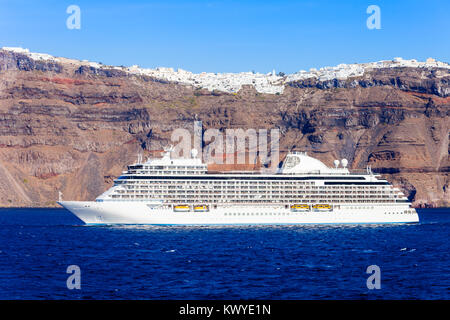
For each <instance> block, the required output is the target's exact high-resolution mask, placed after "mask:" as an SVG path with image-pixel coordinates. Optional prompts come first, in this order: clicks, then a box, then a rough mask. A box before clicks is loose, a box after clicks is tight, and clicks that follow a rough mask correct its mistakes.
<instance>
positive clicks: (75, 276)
mask: <svg viewBox="0 0 450 320" xmlns="http://www.w3.org/2000/svg"><path fill="white" fill-rule="evenodd" d="M66 273H69V274H70V276H69V277H68V278H67V281H66V286H67V289H69V290H73V289H78V290H80V289H81V269H80V267H79V266H77V265H75V264H73V265H70V266H68V267H67V270H66Z"/></svg>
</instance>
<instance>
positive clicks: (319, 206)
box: [313, 204, 332, 211]
mask: <svg viewBox="0 0 450 320" xmlns="http://www.w3.org/2000/svg"><path fill="white" fill-rule="evenodd" d="M313 209H314V210H315V211H331V210H332V208H331V206H330V205H329V204H315V205H313Z"/></svg>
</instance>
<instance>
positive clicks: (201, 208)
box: [194, 206, 209, 212]
mask: <svg viewBox="0 0 450 320" xmlns="http://www.w3.org/2000/svg"><path fill="white" fill-rule="evenodd" d="M194 211H195V212H207V211H209V207H208V206H195V207H194Z"/></svg>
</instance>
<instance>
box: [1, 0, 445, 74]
mask: <svg viewBox="0 0 450 320" xmlns="http://www.w3.org/2000/svg"><path fill="white" fill-rule="evenodd" d="M71 4H75V5H78V6H79V7H80V9H81V29H80V30H69V29H68V28H67V27H66V19H67V18H68V16H69V14H67V13H66V9H67V7H68V6H69V5H71ZM371 4H375V5H378V6H379V7H380V9H381V29H380V30H369V29H368V28H367V27H366V20H367V18H368V17H369V14H367V13H366V9H367V7H368V6H369V5H371ZM449 12H450V1H448V0H437V1H432V0H429V1H415V0H408V1H406V0H405V1H403V0H399V1H394V0H390V1H379V0H371V1H363V0H360V1H356V0H347V1H323V0H317V1H284V0H277V1H265V0H259V1H252V0H247V1H245V0H241V1H214V0H211V1H200V0H198V1H193V0H191V1H170V0H166V1H162V0H158V1H139V0H129V1H114V0H108V1H103V0H99V1H92V0H91V1H81V0H71V1H62V0H54V1H50V0H43V1H32V0H28V1H25V0H0V46H21V47H25V48H29V49H30V50H31V51H34V52H44V53H49V54H52V55H55V56H64V57H69V58H76V59H80V60H82V59H88V60H91V61H97V62H102V63H105V64H111V65H126V66H129V65H133V64H138V65H140V66H142V67H148V68H154V67H158V66H167V67H174V68H183V69H186V70H190V71H193V72H202V71H207V72H241V71H251V70H254V71H257V72H270V71H272V70H273V69H275V70H276V72H279V71H283V72H285V73H292V72H296V71H298V70H301V69H305V70H308V69H309V68H312V67H315V68H319V67H323V66H334V65H337V64H339V63H354V62H369V61H377V60H383V59H391V58H393V57H403V58H408V59H411V58H416V59H418V60H424V59H426V58H428V57H433V58H436V59H438V60H441V61H446V62H450V19H449V18H448V13H449Z"/></svg>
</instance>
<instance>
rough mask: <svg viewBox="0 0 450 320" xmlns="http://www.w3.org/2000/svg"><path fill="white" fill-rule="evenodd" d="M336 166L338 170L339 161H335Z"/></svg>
mask: <svg viewBox="0 0 450 320" xmlns="http://www.w3.org/2000/svg"><path fill="white" fill-rule="evenodd" d="M334 166H335V167H336V168H337V167H339V160H337V159H336V160H334Z"/></svg>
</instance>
